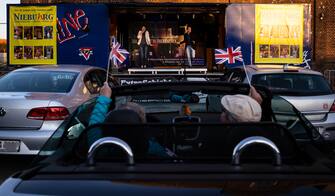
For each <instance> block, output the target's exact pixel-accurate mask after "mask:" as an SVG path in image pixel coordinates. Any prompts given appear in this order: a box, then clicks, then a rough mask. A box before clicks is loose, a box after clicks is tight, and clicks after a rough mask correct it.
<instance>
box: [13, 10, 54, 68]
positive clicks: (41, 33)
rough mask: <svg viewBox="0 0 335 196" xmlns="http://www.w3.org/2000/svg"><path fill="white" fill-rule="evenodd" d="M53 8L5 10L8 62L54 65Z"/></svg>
mask: <svg viewBox="0 0 335 196" xmlns="http://www.w3.org/2000/svg"><path fill="white" fill-rule="evenodd" d="M56 13H57V8H56V6H11V7H10V8H9V17H10V18H9V24H10V25H9V31H8V34H9V40H10V41H9V49H10V51H9V63H10V64H22V65H23V64H56V63H57V39H56Z"/></svg>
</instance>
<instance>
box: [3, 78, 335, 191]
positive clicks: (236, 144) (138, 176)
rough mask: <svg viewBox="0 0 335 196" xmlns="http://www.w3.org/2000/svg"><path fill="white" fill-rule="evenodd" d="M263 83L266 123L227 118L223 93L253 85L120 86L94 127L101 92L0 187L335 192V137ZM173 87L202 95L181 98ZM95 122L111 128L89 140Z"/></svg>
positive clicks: (246, 90)
mask: <svg viewBox="0 0 335 196" xmlns="http://www.w3.org/2000/svg"><path fill="white" fill-rule="evenodd" d="M256 89H257V90H258V92H259V93H260V94H261V96H262V98H263V102H262V111H263V112H262V119H261V122H253V123H229V124H223V123H221V122H220V114H221V112H222V108H221V105H220V100H221V97H222V96H224V95H232V94H248V93H249V90H250V87H249V86H248V85H246V84H228V83H223V82H178V83H173V82H171V83H168V84H164V83H159V84H155V83H151V84H137V85H129V86H119V87H114V88H113V95H112V99H113V102H112V104H111V105H110V113H109V117H108V118H109V119H108V120H106V121H105V122H104V123H102V124H95V125H91V126H89V125H88V123H89V118H90V115H91V113H92V110H93V108H94V105H95V101H96V99H92V100H90V101H88V102H86V103H85V104H83V105H81V106H80V107H79V108H78V109H77V110H76V111H75V112H74V113H73V114H72V116H71V117H70V118H68V119H67V120H65V121H64V123H63V124H62V125H61V126H60V127H59V128H58V130H57V131H56V132H55V133H54V135H53V136H52V137H51V138H50V139H49V141H48V142H47V143H46V145H45V146H44V147H43V148H42V150H41V151H40V152H39V156H38V158H37V160H36V162H35V164H33V166H32V167H31V168H30V169H27V170H24V171H19V172H17V173H15V174H14V175H12V176H11V177H10V178H8V179H7V180H6V181H5V182H4V183H3V184H2V185H1V187H0V195H134V194H136V195H225V194H228V195H231V194H255V195H257V194H261V195H273V194H285V195H286V194H290V195H301V194H313V195H323V194H331V193H332V192H333V191H335V161H334V159H333V154H332V151H331V150H330V149H331V148H330V147H329V144H328V143H327V141H324V140H323V137H321V136H320V134H319V132H318V131H317V130H316V129H315V128H314V127H313V125H312V124H311V123H310V122H309V121H308V120H307V119H306V118H305V117H304V116H303V115H302V114H301V113H300V112H299V111H298V110H296V109H295V108H294V107H293V106H292V105H291V104H290V103H288V102H287V101H285V100H284V99H282V98H280V97H276V96H272V95H271V93H270V92H269V91H268V90H267V89H266V88H265V87H257V86H256ZM171 94H172V95H179V96H185V95H192V96H197V97H198V99H194V100H195V101H192V102H188V103H185V102H177V101H172V100H171ZM127 102H134V103H137V104H139V105H141V106H142V107H144V109H145V113H146V119H145V121H146V122H145V123H141V121H139V120H136V119H137V118H139V117H138V116H136V114H135V113H134V111H131V110H118V109H115V108H117V107H118V106H119V105H121V104H124V103H127ZM181 108H188V112H187V115H185V114H184V113H183V112H180V111H181ZM93 129H99V130H100V131H101V133H102V137H101V138H100V139H98V140H96V141H95V142H94V143H93V144H92V145H91V146H89V145H88V135H89V134H88V133H89V132H90V131H92V130H93ZM155 145H156V146H160V147H161V148H160V149H163V151H164V152H166V153H165V154H162V153H161V151H159V148H154V147H155ZM153 149H154V150H153ZM155 149H156V152H152V153H149V151H150V150H151V151H155ZM157 149H158V150H157Z"/></svg>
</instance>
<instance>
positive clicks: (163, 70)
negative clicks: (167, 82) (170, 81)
mask: <svg viewBox="0 0 335 196" xmlns="http://www.w3.org/2000/svg"><path fill="white" fill-rule="evenodd" d="M136 73H151V74H152V75H157V74H167V73H174V74H178V75H184V74H196V73H198V74H207V68H181V67H180V68H162V67H159V68H129V69H128V74H129V75H130V74H136Z"/></svg>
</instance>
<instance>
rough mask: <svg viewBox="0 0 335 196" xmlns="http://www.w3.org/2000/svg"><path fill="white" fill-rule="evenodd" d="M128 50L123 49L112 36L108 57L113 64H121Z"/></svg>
mask: <svg viewBox="0 0 335 196" xmlns="http://www.w3.org/2000/svg"><path fill="white" fill-rule="evenodd" d="M128 55H129V52H128V51H127V50H125V49H121V44H120V43H119V42H117V41H116V38H115V37H113V38H112V50H111V52H110V53H109V59H110V60H111V61H112V62H113V64H114V65H115V66H119V65H121V64H122V63H123V62H124V61H125V60H126V59H127V57H128Z"/></svg>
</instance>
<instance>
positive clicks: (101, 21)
mask: <svg viewBox="0 0 335 196" xmlns="http://www.w3.org/2000/svg"><path fill="white" fill-rule="evenodd" d="M108 21H109V15H108V8H107V7H106V6H105V5H103V4H94V5H93V4H91V5H89V4H61V5H57V30H58V34H57V40H58V63H59V64H83V65H92V66H98V67H104V68H106V67H107V63H108V53H109V22H108Z"/></svg>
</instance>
